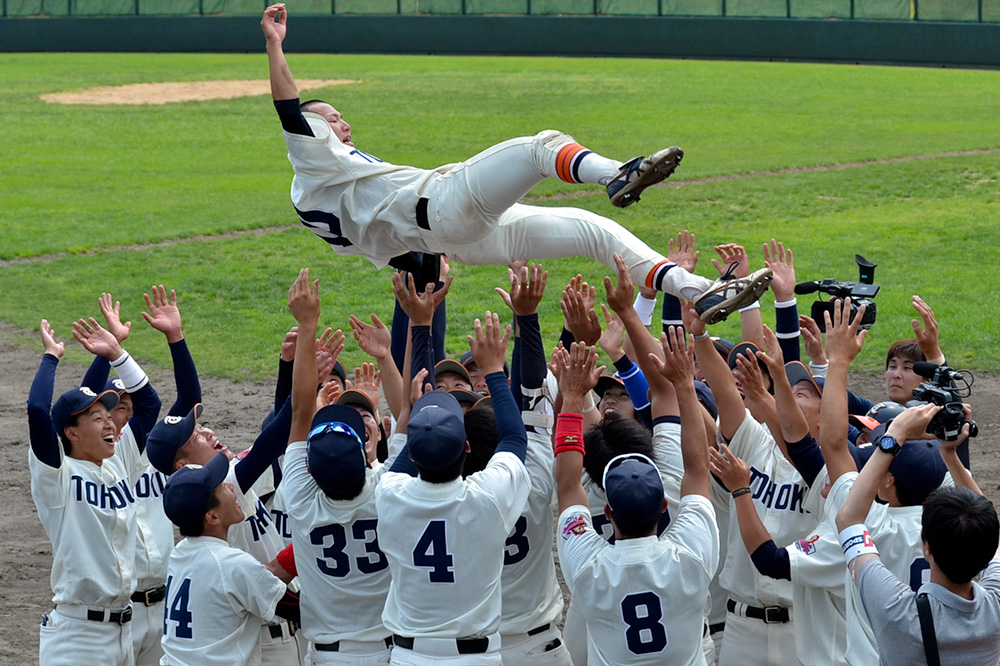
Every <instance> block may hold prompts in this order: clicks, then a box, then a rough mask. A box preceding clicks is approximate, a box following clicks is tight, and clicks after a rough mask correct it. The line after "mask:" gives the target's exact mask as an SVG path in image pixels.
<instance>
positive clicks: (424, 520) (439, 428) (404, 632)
mask: <svg viewBox="0 0 1000 666" xmlns="http://www.w3.org/2000/svg"><path fill="white" fill-rule="evenodd" d="M487 314H488V316H487V317H486V323H485V326H484V325H483V324H482V323H481V322H480V321H479V320H478V319H477V320H476V323H475V333H476V336H475V338H470V346H471V347H472V352H473V355H474V356H475V358H476V362H477V363H478V364H479V367H481V368H482V369H483V371H484V372H486V373H487V377H486V381H487V382H489V385H490V394H491V395H492V396H493V408H494V413H495V416H496V421H497V429H498V431H499V433H500V442H499V443H498V444H497V448H496V452H495V453H494V454H493V457H492V458H490V461H489V463H487V465H486V468H485V469H483V470H482V471H480V472H476V473H475V474H471V475H469V477H467V478H465V479H462V478H461V474H462V467H463V466H464V463H465V460H466V457H467V456H468V452H469V444H468V442H467V441H466V435H465V425H464V422H463V415H462V409H461V407H460V406H459V404H458V401H457V400H456V399H455V398H454V397H452V396H451V395H450V394H448V393H446V392H444V391H430V392H428V393H426V394H424V395H423V396H421V397H420V398H418V399H417V400H416V402H415V404H414V405H413V407H412V413H411V415H410V416H409V419H408V423H407V426H406V427H407V439H406V445H405V447H404V448H403V450H402V452H400V454H399V456H398V457H397V458H396V460H395V462H394V463H393V465H392V468H391V469H390V471H389V472H387V473H386V474H383V475H382V478H381V480H380V482H379V485H378V488H377V489H376V491H375V506H376V508H377V510H378V517H379V545H380V546H381V548H382V552H384V553H385V555H386V558H387V559H388V560H389V570H390V572H391V574H392V582H391V584H390V586H389V595H388V598H387V600H386V605H385V610H384V612H383V613H382V619H383V621H384V622H385V626H386V628H388V629H389V630H390V631H392V633H393V643H394V647H393V650H392V660H391V663H392V664H394V665H395V664H400V665H403V664H405V665H407V666H431V665H438V666H443V665H444V664H463V665H466V666H501V663H502V660H501V657H500V652H499V650H500V633H499V630H500V618H501V594H500V589H501V582H500V578H501V570H502V569H503V560H504V546H505V542H506V540H507V535H508V534H510V532H511V530H513V529H514V526H515V523H516V522H517V520H518V518H519V517H520V515H521V514H522V513H523V512H524V508H525V503H526V501H527V499H528V494H529V492H530V490H531V481H530V479H529V478H528V472H527V470H526V468H525V466H524V458H525V452H526V449H527V436H526V434H525V429H524V424H523V423H522V422H521V413H520V410H519V409H518V407H517V404H516V403H515V401H514V396H513V394H512V393H511V391H510V388H509V387H508V385H507V378H506V377H505V376H504V374H503V362H504V357H505V354H506V348H507V341H508V339H509V337H510V327H508V328H507V331H506V333H505V334H504V335H502V336H501V329H500V321H499V317H498V316H497V315H495V314H491V313H487ZM425 373H426V369H422V370H420V371H419V372H418V374H417V376H416V378H415V381H414V382H413V384H414V385H415V390H414V388H413V387H411V397H412V396H413V395H414V394H419V393H420V385H421V384H420V383H421V382H422V381H423V380H424V378H425V377H426V374H425ZM403 421H404V419H403V418H401V419H400V423H401V424H402V423H403Z"/></svg>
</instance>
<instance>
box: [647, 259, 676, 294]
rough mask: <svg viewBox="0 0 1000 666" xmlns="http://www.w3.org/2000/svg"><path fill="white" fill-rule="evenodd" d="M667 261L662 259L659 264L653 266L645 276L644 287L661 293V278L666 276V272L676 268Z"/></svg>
mask: <svg viewBox="0 0 1000 666" xmlns="http://www.w3.org/2000/svg"><path fill="white" fill-rule="evenodd" d="M676 265H677V264H675V263H673V262H672V261H670V260H669V259H664V260H663V261H661V262H660V263H658V264H656V265H655V266H653V268H652V269H651V270H650V271H649V273H647V274H646V286H647V287H648V288H650V289H656V290H657V291H663V278H664V277H665V276H666V274H667V271H669V270H670V269H671V268H673V267H674V266H676Z"/></svg>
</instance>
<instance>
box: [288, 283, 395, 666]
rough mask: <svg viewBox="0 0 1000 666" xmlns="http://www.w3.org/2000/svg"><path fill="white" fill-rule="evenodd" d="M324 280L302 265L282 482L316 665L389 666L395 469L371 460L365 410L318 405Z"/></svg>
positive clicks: (294, 301)
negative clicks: (383, 506) (379, 495)
mask: <svg viewBox="0 0 1000 666" xmlns="http://www.w3.org/2000/svg"><path fill="white" fill-rule="evenodd" d="M317 282H318V281H317ZM317 282H314V283H312V284H311V285H310V282H309V269H308V268H304V269H302V271H301V272H300V273H299V278H298V279H297V280H296V281H295V283H294V284H293V285H292V288H291V290H290V291H289V299H288V304H289V307H290V308H291V310H292V314H293V315H295V318H296V320H297V321H298V324H299V334H300V335H299V339H298V343H297V344H296V347H295V366H294V368H293V371H292V372H293V381H292V427H291V433H290V435H289V441H290V444H289V445H288V450H287V452H286V453H285V468H284V478H283V480H282V482H281V484H282V487H283V488H284V492H285V502H286V508H287V510H288V512H289V516H290V518H291V523H292V540H293V543H294V546H295V550H296V551H297V552H298V557H297V564H300V565H301V566H298V567H297V569H298V575H299V582H300V584H301V586H302V595H301V608H302V631H303V634H304V635H305V637H306V638H307V639H308V640H309V641H310V643H312V644H313V645H312V649H313V651H312V653H311V655H310V658H311V663H312V664H316V665H319V664H355V665H358V666H377V665H382V664H384V665H385V666H388V664H389V646H390V645H391V644H392V642H391V640H390V635H389V631H388V630H387V629H386V628H385V625H384V624H382V608H383V607H384V606H385V598H386V594H387V593H388V591H389V565H388V562H387V561H386V558H385V555H383V554H382V551H381V550H379V544H378V533H377V532H376V529H377V528H378V515H377V514H376V513H375V486H376V484H377V483H378V479H379V477H380V476H381V474H382V473H383V472H384V471H385V470H388V467H385V466H384V465H379V466H378V469H377V470H375V469H372V467H371V466H370V464H369V462H368V454H367V453H366V450H365V443H366V442H367V440H368V437H369V435H370V433H371V432H372V431H370V430H368V429H366V428H365V422H364V420H363V419H362V416H361V414H360V413H359V411H358V410H357V409H355V408H354V407H352V406H350V405H347V404H333V405H328V406H326V407H323V408H322V409H320V410H319V411H317V410H316V377H317V372H316V353H315V338H316V328H317V320H318V318H319V311H320V303H319V290H318V284H317ZM341 395H343V394H341ZM374 432H375V433H377V428H376V429H375V430H374Z"/></svg>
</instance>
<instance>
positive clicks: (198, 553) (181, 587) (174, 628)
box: [161, 536, 285, 666]
mask: <svg viewBox="0 0 1000 666" xmlns="http://www.w3.org/2000/svg"><path fill="white" fill-rule="evenodd" d="M284 594H285V584H284V583H282V582H281V581H280V580H278V578H277V577H275V576H274V575H273V574H272V573H271V572H270V571H268V570H267V569H266V568H265V567H264V565H263V564H261V563H260V562H258V561H257V560H255V559H254V558H253V557H251V556H250V555H248V554H247V553H245V552H243V551H241V550H237V549H236V548H233V547H232V546H230V545H228V544H227V543H226V542H224V541H222V540H221V539H217V538H215V537H210V536H200V537H187V538H185V539H183V540H181V542H180V543H178V544H177V546H176V547H175V548H174V550H173V553H171V555H170V564H169V566H168V567H167V598H166V602H165V604H164V613H165V617H164V620H163V625H164V634H163V640H162V642H161V644H162V646H163V653H164V657H163V660H162V661H161V663H163V664H170V666H215V665H218V666H234V665H236V666H242V665H244V664H251V663H256V662H257V660H259V653H260V647H259V644H258V638H259V636H260V627H261V624H263V623H264V622H265V621H269V620H271V619H272V618H273V617H274V611H275V608H277V606H278V601H280V600H281V598H282V597H283V596H284Z"/></svg>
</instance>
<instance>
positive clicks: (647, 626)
mask: <svg viewBox="0 0 1000 666" xmlns="http://www.w3.org/2000/svg"><path fill="white" fill-rule="evenodd" d="M621 607H622V620H624V621H625V624H626V625H628V629H626V630H625V644H626V645H628V649H629V652H631V653H632V654H653V653H655V652H662V651H663V649H664V648H665V647H667V643H668V642H669V641H668V640H667V629H666V627H664V626H663V624H661V623H660V620H661V619H663V607H662V606H661V605H660V597H658V596H657V595H655V594H654V593H652V592H638V593H636V594H630V595H628V596H627V597H625V598H624V599H622V603H621ZM640 609H641V610H642V614H641V615H640Z"/></svg>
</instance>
